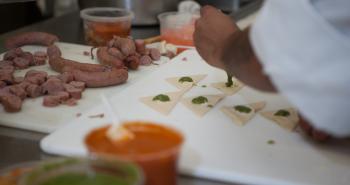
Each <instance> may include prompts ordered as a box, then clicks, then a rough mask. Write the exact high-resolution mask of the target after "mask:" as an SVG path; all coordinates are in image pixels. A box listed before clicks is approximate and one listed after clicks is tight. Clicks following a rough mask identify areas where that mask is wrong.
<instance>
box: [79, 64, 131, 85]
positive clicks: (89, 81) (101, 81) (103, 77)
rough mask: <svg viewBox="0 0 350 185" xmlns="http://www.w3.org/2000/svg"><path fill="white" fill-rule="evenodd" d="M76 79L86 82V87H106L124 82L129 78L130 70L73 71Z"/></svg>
mask: <svg viewBox="0 0 350 185" xmlns="http://www.w3.org/2000/svg"><path fill="white" fill-rule="evenodd" d="M73 75H74V79H75V80H76V81H80V82H84V83H85V84H86V87H106V86H112V85H118V84H121V83H124V82H126V81H127V79H128V71H127V70H125V69H115V68H113V69H111V70H110V71H105V72H85V71H81V70H74V71H73Z"/></svg>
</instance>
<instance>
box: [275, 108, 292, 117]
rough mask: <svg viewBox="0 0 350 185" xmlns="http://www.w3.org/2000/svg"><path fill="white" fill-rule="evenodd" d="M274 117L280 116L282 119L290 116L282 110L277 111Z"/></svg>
mask: <svg viewBox="0 0 350 185" xmlns="http://www.w3.org/2000/svg"><path fill="white" fill-rule="evenodd" d="M274 115H275V116H282V117H288V116H289V115H290V112H289V111H287V110H284V109H280V110H278V111H277V112H276V113H275V114H274Z"/></svg>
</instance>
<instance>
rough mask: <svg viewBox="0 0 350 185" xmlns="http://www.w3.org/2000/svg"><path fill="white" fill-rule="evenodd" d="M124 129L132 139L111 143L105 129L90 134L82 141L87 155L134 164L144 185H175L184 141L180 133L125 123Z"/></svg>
mask: <svg viewBox="0 0 350 185" xmlns="http://www.w3.org/2000/svg"><path fill="white" fill-rule="evenodd" d="M124 126H125V128H126V129H128V130H129V131H130V132H132V133H133V134H134V135H135V138H133V139H132V140H130V141H120V142H114V143H112V142H111V141H110V140H108V138H107V137H106V132H107V130H108V128H109V126H107V127H101V128H97V129H95V130H92V131H91V132H90V133H89V134H88V135H87V136H86V138H85V145H86V146H87V148H88V150H89V152H90V154H93V155H98V156H102V157H103V156H104V157H106V156H114V157H117V158H121V159H125V160H130V161H133V162H135V163H137V164H138V165H140V167H141V168H142V170H143V172H144V175H145V185H176V179H177V162H178V157H179V153H180V150H181V146H182V144H183V141H184V138H183V135H182V133H180V132H179V131H177V130H175V129H173V128H170V127H167V126H163V125H159V124H154V123H149V122H142V121H141V122H140V121H137V122H127V123H125V124H124Z"/></svg>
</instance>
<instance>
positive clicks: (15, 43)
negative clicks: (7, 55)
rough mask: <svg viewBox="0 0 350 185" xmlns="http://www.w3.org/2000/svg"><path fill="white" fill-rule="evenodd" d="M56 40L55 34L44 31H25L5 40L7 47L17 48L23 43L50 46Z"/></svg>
mask: <svg viewBox="0 0 350 185" xmlns="http://www.w3.org/2000/svg"><path fill="white" fill-rule="evenodd" d="M57 41H58V37H57V36H56V35H53V34H50V33H45V32H27V33H22V34H19V35H15V36H13V37H10V38H8V39H7V40H6V41H5V47H6V48H7V49H13V48H18V47H21V46H24V45H43V46H50V45H52V44H53V43H55V42H57Z"/></svg>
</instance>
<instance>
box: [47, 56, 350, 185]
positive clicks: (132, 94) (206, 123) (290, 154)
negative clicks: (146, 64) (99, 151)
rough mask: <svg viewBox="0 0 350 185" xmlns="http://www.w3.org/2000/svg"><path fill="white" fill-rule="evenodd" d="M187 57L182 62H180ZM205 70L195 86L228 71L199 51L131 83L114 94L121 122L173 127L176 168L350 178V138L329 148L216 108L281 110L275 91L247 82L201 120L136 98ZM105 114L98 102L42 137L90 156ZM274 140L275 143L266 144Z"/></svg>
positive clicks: (249, 178)
mask: <svg viewBox="0 0 350 185" xmlns="http://www.w3.org/2000/svg"><path fill="white" fill-rule="evenodd" d="M183 57H186V58H187V60H188V61H187V62H185V61H182V58H183ZM203 73H204V74H208V77H207V78H205V79H204V80H203V81H201V82H200V83H199V86H200V85H203V84H206V85H209V84H210V82H217V81H222V80H225V79H226V76H225V73H224V72H222V71H220V70H217V69H215V68H212V67H210V66H208V65H207V64H205V63H204V62H203V61H202V59H201V58H200V57H199V55H198V54H197V53H196V51H186V52H184V53H182V54H181V55H180V56H178V57H176V58H175V59H174V60H173V61H171V62H169V63H167V64H164V65H163V66H161V67H160V69H159V70H157V71H156V72H154V73H152V74H150V75H149V76H147V77H145V78H144V79H142V80H140V81H139V82H137V83H134V84H132V85H131V86H129V87H128V88H127V89H125V90H124V91H123V92H121V93H119V94H118V95H116V96H113V97H112V98H111V100H110V101H111V102H112V104H113V105H114V109H115V110H117V111H118V112H119V115H120V116H121V117H122V119H124V120H150V121H155V122H158V123H161V124H166V125H171V126H173V127H176V128H178V129H179V130H181V131H182V132H183V134H184V135H185V138H186V142H185V144H184V147H183V150H182V153H181V159H180V172H181V173H183V174H187V175H193V176H197V177H204V178H209V179H214V180H220V181H227V182H241V183H248V184H268V185H273V184H276V185H290V184H313V185H316V184H317V185H320V184H332V185H333V184H337V185H342V184H344V185H345V184H346V185H348V184H349V183H350V147H349V146H350V143H349V142H347V143H342V145H340V144H338V145H336V144H332V145H331V147H330V146H328V147H327V146H323V145H317V144H314V143H312V142H308V141H307V140H306V139H305V138H303V137H302V136H301V135H300V134H299V133H297V132H293V133H291V132H288V131H286V130H283V129H282V128H280V127H278V126H277V125H276V124H274V123H273V122H270V121H268V120H266V119H264V118H263V117H261V116H260V115H258V116H256V117H254V118H253V119H252V120H251V121H250V122H249V123H248V124H247V125H246V126H244V127H239V126H237V125H236V124H234V123H232V122H231V120H230V119H229V118H227V117H226V116H225V115H224V114H223V113H221V112H220V111H219V110H218V108H220V107H221V106H223V105H233V104H239V103H248V102H253V101H258V100H265V101H267V103H268V104H267V107H266V108H265V109H264V110H270V109H275V108H285V107H288V106H290V105H289V103H288V102H287V101H286V100H285V99H284V98H283V97H280V96H276V95H271V94H264V93H260V92H257V91H255V90H253V89H250V88H247V87H244V88H243V89H242V90H241V91H240V92H239V93H238V94H236V95H234V96H229V97H226V98H225V99H224V100H223V101H221V102H220V103H219V104H218V105H217V106H216V107H215V108H214V109H213V110H211V111H210V112H209V113H208V114H207V115H205V116H204V117H203V118H198V117H196V116H195V115H194V114H193V113H192V112H190V111H189V110H188V109H187V108H186V107H184V106H183V105H182V104H178V105H177V106H176V107H175V109H174V110H173V111H172V112H171V114H170V115H169V116H162V115H161V114H159V113H157V112H155V111H153V110H152V109H150V108H148V107H146V106H145V105H143V104H141V103H140V102H139V101H138V99H139V97H140V96H148V95H154V94H157V93H161V92H166V91H173V90H176V88H174V87H173V86H171V85H169V84H168V83H167V82H166V81H164V79H165V78H167V77H173V76H178V75H191V74H203ZM202 93H203V94H206V93H220V92H219V91H217V90H216V89H212V88H201V87H197V88H194V89H192V90H191V91H190V92H188V93H187V94H185V97H186V96H190V95H194V94H196V95H199V94H202ZM102 112H104V109H103V107H102V105H100V106H96V107H95V108H94V109H91V110H89V111H88V112H86V113H84V114H83V116H82V117H80V118H78V119H75V120H73V121H72V122H70V123H69V124H67V125H66V126H64V127H63V128H62V129H59V130H57V131H56V132H54V133H52V134H51V135H49V136H48V137H46V138H44V139H43V140H42V141H41V148H42V149H43V150H44V151H45V152H48V153H52V154H59V155H67V156H84V155H87V152H86V149H85V147H84V144H83V139H84V137H85V135H86V133H88V132H89V131H90V130H91V129H93V128H96V127H100V126H103V125H105V124H107V123H109V122H110V118H108V117H104V118H102V119H99V118H95V119H92V118H88V116H89V115H94V114H98V113H102ZM270 139H272V140H274V141H275V144H274V145H269V144H267V141H268V140H270Z"/></svg>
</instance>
